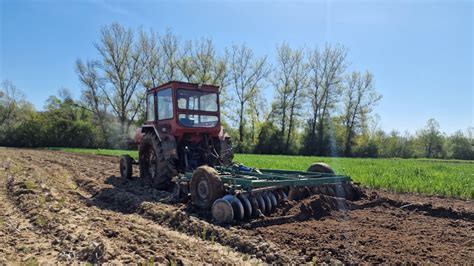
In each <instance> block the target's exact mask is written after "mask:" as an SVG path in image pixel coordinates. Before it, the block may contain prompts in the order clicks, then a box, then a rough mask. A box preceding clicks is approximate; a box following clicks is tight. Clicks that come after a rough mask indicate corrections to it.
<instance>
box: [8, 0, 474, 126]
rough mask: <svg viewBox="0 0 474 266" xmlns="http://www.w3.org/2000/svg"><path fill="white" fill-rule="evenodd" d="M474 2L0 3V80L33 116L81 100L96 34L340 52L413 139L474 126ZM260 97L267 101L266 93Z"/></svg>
mask: <svg viewBox="0 0 474 266" xmlns="http://www.w3.org/2000/svg"><path fill="white" fill-rule="evenodd" d="M473 13H474V1H455V0H451V1H449V0H447V1H394V0H392V1H382V0H381V1H329V0H327V1H263V0H262V1H217V0H215V1H151V0H150V1H144V0H135V1H132V0H128V1H93V0H75V1H74V0H72V1H59V0H36V1H24V0H0V80H5V79H8V80H10V81H12V82H13V83H14V84H15V85H16V86H17V87H18V88H19V89H21V90H22V91H23V92H24V93H25V95H26V96H27V99H28V100H29V101H31V102H32V103H33V104H34V105H35V107H36V108H37V109H38V110H41V109H42V108H43V106H44V103H45V101H46V99H47V98H48V97H49V96H50V95H55V94H57V93H58V90H59V89H61V88H68V89H69V90H70V91H71V92H72V95H73V96H74V97H76V98H79V97H80V94H81V84H80V83H79V80H78V78H77V75H76V73H75V71H74V64H75V61H76V59H78V58H81V59H83V60H86V59H95V58H98V53H97V51H96V50H95V48H94V46H93V43H94V42H98V40H99V34H100V29H101V27H102V26H105V25H109V24H111V23H113V22H118V23H120V24H122V25H124V26H127V27H132V28H135V29H136V28H138V27H143V28H144V29H153V30H155V31H158V32H161V33H162V32H164V31H165V30H166V29H168V28H170V29H171V30H172V31H173V32H174V33H175V34H176V35H178V36H180V38H181V39H182V40H189V39H200V38H201V37H206V38H208V37H209V38H212V39H213V41H214V43H215V45H216V48H217V50H218V51H223V50H224V48H225V47H228V46H230V45H232V44H233V43H237V44H240V43H245V44H246V45H247V46H249V47H251V48H252V49H253V50H254V52H255V54H256V55H258V56H264V55H267V56H268V58H269V59H270V62H274V60H275V57H276V47H277V45H278V44H281V43H283V42H285V41H286V42H288V43H289V44H290V46H292V47H294V48H297V47H303V48H308V49H309V48H314V47H317V46H319V47H321V46H323V45H324V44H326V43H329V44H342V45H344V46H346V47H347V48H348V49H349V54H348V61H349V62H350V70H351V71H352V70H358V71H366V70H368V71H370V72H372V73H373V74H374V76H375V86H376V89H377V91H378V92H379V93H381V94H382V95H383V98H382V100H381V101H380V103H379V104H378V106H377V107H376V108H375V109H374V113H376V114H377V115H379V116H380V122H379V126H380V127H381V128H382V129H384V130H386V131H389V130H392V129H396V130H398V131H400V132H402V133H403V132H405V131H409V132H412V133H413V132H415V131H416V130H418V129H420V128H422V127H424V126H425V124H426V121H427V120H428V119H430V118H435V119H436V120H437V121H438V122H439V124H440V126H441V130H442V131H443V132H446V133H448V134H450V133H453V132H455V131H456V130H459V129H461V130H465V129H467V128H468V127H472V126H474V82H473V74H474V71H473V64H474V54H473V49H474V47H473V36H474V31H473V27H474V15H473ZM264 93H265V96H266V98H267V99H268V101H269V102H270V101H271V99H272V98H273V93H272V89H271V88H269V87H268V88H267V89H266V90H265V91H264Z"/></svg>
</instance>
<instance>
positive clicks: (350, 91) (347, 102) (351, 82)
mask: <svg viewBox="0 0 474 266" xmlns="http://www.w3.org/2000/svg"><path fill="white" fill-rule="evenodd" d="M381 98H382V96H381V95H380V94H379V93H377V91H375V87H374V79H373V75H372V74H371V73H370V72H366V73H365V74H364V75H361V74H360V73H359V72H352V74H350V75H348V76H347V77H346V80H345V84H344V115H343V124H344V129H345V140H344V155H345V156H351V155H352V146H353V145H354V144H355V143H354V138H355V137H356V130H357V129H358V128H360V127H361V126H362V122H363V121H364V119H365V118H366V117H367V116H368V114H369V113H371V112H372V110H373V107H374V106H375V105H376V104H377V102H378V101H380V99H381Z"/></svg>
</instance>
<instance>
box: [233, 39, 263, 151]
mask: <svg viewBox="0 0 474 266" xmlns="http://www.w3.org/2000/svg"><path fill="white" fill-rule="evenodd" d="M229 53H230V55H229V78H230V83H231V85H230V86H231V87H232V89H233V95H234V96H235V97H236V100H237V102H238V106H237V113H238V124H239V141H240V143H242V142H243V141H244V127H245V122H246V119H245V114H246V111H247V109H248V108H249V107H248V103H249V101H250V100H252V99H253V98H255V97H256V96H257V95H258V94H259V93H260V88H261V83H262V81H263V80H264V79H265V78H266V77H267V76H268V74H269V72H270V68H269V67H268V66H267V58H266V57H261V58H255V56H254V54H253V51H252V49H250V48H248V47H247V46H245V45H233V46H232V49H231V51H230V52H229Z"/></svg>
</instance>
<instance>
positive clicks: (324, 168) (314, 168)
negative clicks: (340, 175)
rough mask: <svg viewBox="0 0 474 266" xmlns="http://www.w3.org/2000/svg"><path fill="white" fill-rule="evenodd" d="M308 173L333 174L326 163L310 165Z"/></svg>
mask: <svg viewBox="0 0 474 266" xmlns="http://www.w3.org/2000/svg"><path fill="white" fill-rule="evenodd" d="M307 171H308V172H317V173H325V174H335V173H336V172H334V170H333V169H332V168H331V166H329V164H327V163H314V164H312V165H311V166H310V167H309V168H308V170H307Z"/></svg>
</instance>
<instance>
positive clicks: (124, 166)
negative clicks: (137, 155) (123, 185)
mask: <svg viewBox="0 0 474 266" xmlns="http://www.w3.org/2000/svg"><path fill="white" fill-rule="evenodd" d="M132 162H133V159H132V157H130V156H129V155H128V154H124V155H122V156H120V175H121V176H122V178H126V179H131V178H132Z"/></svg>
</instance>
